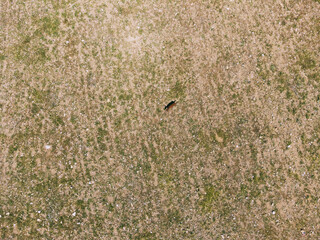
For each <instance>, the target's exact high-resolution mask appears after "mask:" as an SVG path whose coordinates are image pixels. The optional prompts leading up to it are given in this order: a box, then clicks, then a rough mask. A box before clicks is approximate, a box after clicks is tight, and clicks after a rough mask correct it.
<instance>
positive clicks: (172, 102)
mask: <svg viewBox="0 0 320 240" xmlns="http://www.w3.org/2000/svg"><path fill="white" fill-rule="evenodd" d="M176 104H177V103H176V101H171V102H169V103H168V105H167V106H165V107H164V110H166V111H168V110H169V109H170V108H172V107H173V106H174V105H176Z"/></svg>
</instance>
